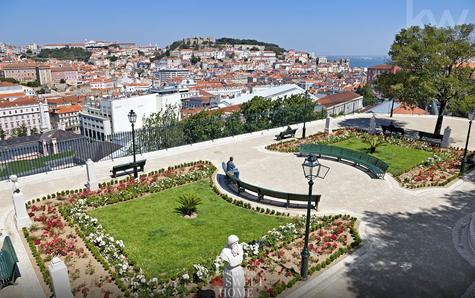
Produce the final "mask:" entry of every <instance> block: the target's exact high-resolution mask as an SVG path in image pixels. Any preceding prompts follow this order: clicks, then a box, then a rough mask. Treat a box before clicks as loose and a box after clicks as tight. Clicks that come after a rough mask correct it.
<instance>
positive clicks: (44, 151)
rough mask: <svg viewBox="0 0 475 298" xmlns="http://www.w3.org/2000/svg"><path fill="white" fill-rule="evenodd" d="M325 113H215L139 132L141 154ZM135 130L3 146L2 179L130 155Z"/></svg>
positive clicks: (295, 110)
mask: <svg viewBox="0 0 475 298" xmlns="http://www.w3.org/2000/svg"><path fill="white" fill-rule="evenodd" d="M304 113H306V114H307V115H308V117H307V119H305V120H306V121H312V120H317V119H322V118H324V117H326V115H325V114H324V113H323V112H310V113H309V109H307V107H297V108H293V109H289V108H286V109H277V110H271V111H267V112H264V113H258V114H250V115H243V114H239V113H233V114H230V115H221V114H213V115H214V116H211V117H210V118H209V119H208V120H207V121H206V122H203V123H201V122H199V121H198V122H196V123H192V121H186V120H185V121H179V122H176V123H175V124H173V125H167V126H160V127H152V128H143V129H137V130H136V152H137V153H138V154H142V153H146V152H152V151H157V150H162V149H169V148H173V147H177V146H182V145H187V144H193V143H197V142H203V141H209V140H215V139H220V138H224V137H230V136H236V135H240V134H245V133H250V132H255V131H260V130H266V129H271V128H275V127H281V126H286V125H292V124H296V123H301V122H303V117H302V116H303V115H304ZM132 151H133V150H132V133H131V132H119V133H114V134H111V135H108V136H105V137H104V139H103V140H96V139H92V138H89V137H86V136H80V137H79V136H78V137H77V138H74V139H70V140H64V141H58V142H57V143H56V142H51V141H49V142H46V143H45V142H43V141H37V142H30V143H27V144H21V145H15V146H9V147H5V146H3V148H0V180H6V179H8V177H9V176H10V175H17V176H18V177H21V176H28V175H33V174H38V173H44V172H49V171H54V170H58V169H65V168H69V167H74V166H78V165H83V164H85V162H86V161H87V160H88V159H89V158H90V159H92V160H93V161H100V160H108V159H115V158H119V157H125V156H130V155H132Z"/></svg>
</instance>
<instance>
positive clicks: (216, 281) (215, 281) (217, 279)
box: [210, 276, 224, 287]
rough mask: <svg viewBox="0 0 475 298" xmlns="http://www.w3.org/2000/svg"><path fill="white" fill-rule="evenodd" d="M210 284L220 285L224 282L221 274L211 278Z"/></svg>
mask: <svg viewBox="0 0 475 298" xmlns="http://www.w3.org/2000/svg"><path fill="white" fill-rule="evenodd" d="M210 284H211V285H212V286H214V287H222V286H223V284H224V283H223V279H222V278H221V276H216V277H213V279H211V281H210Z"/></svg>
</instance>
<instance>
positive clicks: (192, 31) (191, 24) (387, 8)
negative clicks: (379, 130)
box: [0, 0, 475, 56]
mask: <svg viewBox="0 0 475 298" xmlns="http://www.w3.org/2000/svg"><path fill="white" fill-rule="evenodd" d="M428 23H430V24H432V25H437V26H448V25H455V24H460V23H475V0H340V1H338V0H333V1H317V0H313V1H312V0H308V1H307V0H300V1H299V0H293V1H282V0H253V1H251V0H239V1H226V0H213V1H211V0H209V1H208V0H200V1H191V0H180V1H176V0H175V1H169V0H156V1H141V0H135V1H123V0H116V1H105V0H101V1H99V0H97V1H92V0H81V1H69V0H61V1H57V0H50V1H47V0H31V1H23V0H0V42H5V43H7V44H16V45H26V44H29V43H33V42H34V43H37V44H46V43H65V42H82V41H84V40H86V39H87V40H91V39H92V40H105V41H121V42H135V43H138V44H153V45H155V44H157V45H158V46H161V47H164V46H166V45H168V44H170V43H171V42H173V41H175V40H179V39H182V38H184V37H192V36H211V37H215V38H219V37H235V38H249V39H257V40H261V41H266V42H273V43H276V44H278V45H280V46H282V47H284V48H286V49H296V50H305V51H309V52H313V53H315V54H317V55H347V56H354V55H357V56H358V55H359V56H370V55H386V54H387V52H388V50H389V47H390V45H391V43H392V42H393V40H394V36H395V34H397V33H398V32H399V31H400V30H401V29H402V28H405V27H408V26H411V25H423V24H428Z"/></svg>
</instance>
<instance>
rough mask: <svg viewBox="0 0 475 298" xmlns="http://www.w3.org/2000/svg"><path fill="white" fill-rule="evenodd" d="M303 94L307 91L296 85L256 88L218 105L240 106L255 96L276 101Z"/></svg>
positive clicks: (221, 106) (222, 101)
mask: <svg viewBox="0 0 475 298" xmlns="http://www.w3.org/2000/svg"><path fill="white" fill-rule="evenodd" d="M303 93H305V90H304V89H303V88H300V87H299V86H297V85H295V84H286V85H280V86H275V87H267V88H258V89H256V88H255V89H254V90H253V92H251V93H248V94H241V95H240V96H237V97H234V98H230V99H223V100H221V102H220V103H219V104H218V107H219V108H225V107H228V106H234V105H240V104H243V103H245V102H247V101H249V100H251V99H252V98H254V97H255V96H260V97H264V98H268V99H272V100H276V99H278V98H284V97H287V96H292V95H298V94H303ZM309 96H310V97H312V98H313V95H309Z"/></svg>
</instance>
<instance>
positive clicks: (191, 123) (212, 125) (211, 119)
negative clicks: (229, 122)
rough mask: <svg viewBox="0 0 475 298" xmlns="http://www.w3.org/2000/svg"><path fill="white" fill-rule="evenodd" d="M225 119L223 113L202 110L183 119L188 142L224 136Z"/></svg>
mask: <svg viewBox="0 0 475 298" xmlns="http://www.w3.org/2000/svg"><path fill="white" fill-rule="evenodd" d="M223 130H224V121H223V120H222V119H221V113H209V112H208V111H201V112H199V113H197V114H194V115H192V116H190V117H188V118H186V119H185V120H183V131H184V135H185V140H186V142H187V143H197V142H203V141H207V140H212V139H218V138H221V137H222V136H223Z"/></svg>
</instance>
